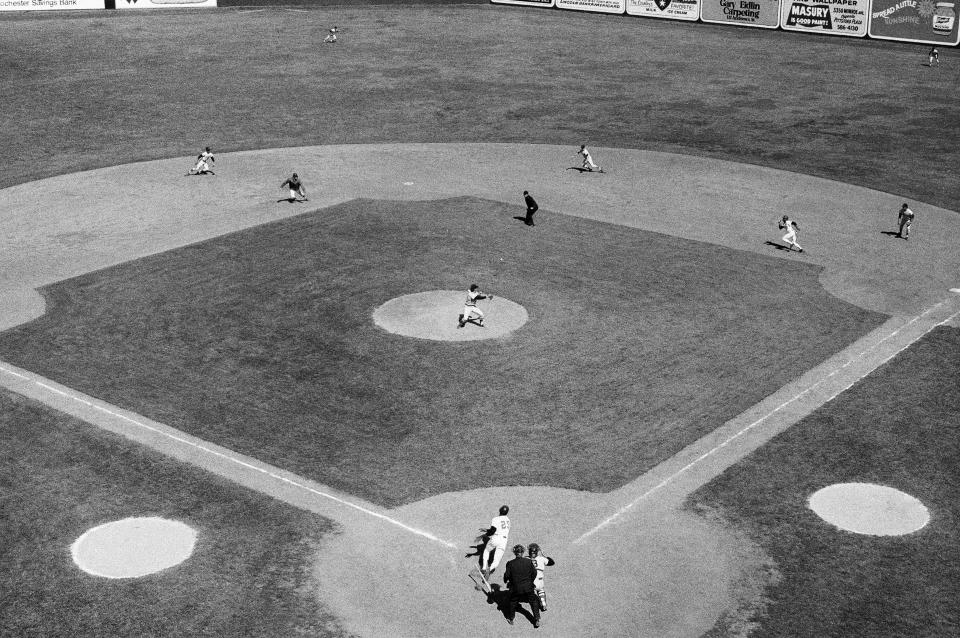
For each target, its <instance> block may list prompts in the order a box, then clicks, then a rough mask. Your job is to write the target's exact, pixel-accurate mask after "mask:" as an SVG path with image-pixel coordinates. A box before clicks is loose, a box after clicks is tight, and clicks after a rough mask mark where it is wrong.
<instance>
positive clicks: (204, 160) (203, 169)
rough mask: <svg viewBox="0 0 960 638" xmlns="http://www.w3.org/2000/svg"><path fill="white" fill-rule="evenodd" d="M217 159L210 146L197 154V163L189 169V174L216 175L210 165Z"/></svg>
mask: <svg viewBox="0 0 960 638" xmlns="http://www.w3.org/2000/svg"><path fill="white" fill-rule="evenodd" d="M215 161H216V158H215V157H214V156H213V153H212V152H211V151H210V147H209V146H208V147H207V148H205V149H204V150H203V151H201V152H200V154H199V155H197V163H196V165H195V166H194V167H193V168H191V169H190V170H189V171H187V175H207V174H210V175H216V173H214V172H213V170H211V168H210V165H211V164H213V163H214V162H215Z"/></svg>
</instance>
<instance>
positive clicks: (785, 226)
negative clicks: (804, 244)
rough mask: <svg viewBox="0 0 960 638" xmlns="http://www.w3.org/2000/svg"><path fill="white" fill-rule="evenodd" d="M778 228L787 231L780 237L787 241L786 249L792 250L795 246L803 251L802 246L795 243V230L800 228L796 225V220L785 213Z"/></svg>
mask: <svg viewBox="0 0 960 638" xmlns="http://www.w3.org/2000/svg"><path fill="white" fill-rule="evenodd" d="M779 226H780V230H785V231H787V234H785V235H784V236H783V237H782V238H781V239H783V241H785V242H786V243H787V250H793V247H794V246H796V247H797V250H799V251H800V252H803V248H801V247H800V244H798V243H797V231H798V230H800V226H798V225H797V222H795V221H793V220H792V219H790V218H789V217H787V216H786V215H784V216H783V217H782V218H781V219H780V224H779Z"/></svg>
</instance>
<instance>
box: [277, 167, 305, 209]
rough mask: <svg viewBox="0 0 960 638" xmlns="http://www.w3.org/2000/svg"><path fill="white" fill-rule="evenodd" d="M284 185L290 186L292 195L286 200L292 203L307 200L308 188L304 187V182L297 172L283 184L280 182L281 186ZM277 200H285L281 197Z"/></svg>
mask: <svg viewBox="0 0 960 638" xmlns="http://www.w3.org/2000/svg"><path fill="white" fill-rule="evenodd" d="M284 187H289V188H290V197H288V198H287V199H286V201H288V202H290V203H293V202H305V201H307V189H306V188H305V187H304V185H303V182H301V181H300V177H299V176H298V175H297V174H296V173H294V174H293V175H291V176H290V177H288V178H287V179H286V180H284V182H283V183H282V184H280V188H284ZM300 198H303V199H300ZM277 201H279V202H282V201H284V200H282V199H279V200H277Z"/></svg>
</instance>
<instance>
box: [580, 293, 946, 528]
mask: <svg viewBox="0 0 960 638" xmlns="http://www.w3.org/2000/svg"><path fill="white" fill-rule="evenodd" d="M943 304H944V302H943V301H941V302H939V303H937V304H936V305H934V306H931V307H930V308H927V309H926V310H924V311H923V312H922V313H920V314H919V315H917V316H915V317H913V318H912V319H910V321H907V322H906V323H904V324H903V325H902V326H900V327H899V328H897V329H896V330H894V331H893V332H891V333H890V334H888V335H887V336H885V337H884V338H883V339H880V340H879V341H877V342H876V343H875V344H873V345H871V346H870V347H869V348H867V349H866V350H864V351H863V352H861V353H860V354H858V355H857V356H856V357H854V358H852V359H849V360H848V361H847V362H846V363H844V364H843V365H841V366H840V367H838V368H837V369H836V370H833V371H832V372H830V373H829V374H828V375H827V376H825V377H824V378H822V379H820V380H819V381H817V382H816V383H813V384H811V385H810V386H809V387H808V388H805V389H804V390H801V391H800V392H798V393H797V394H796V395H794V396H793V397H792V398H790V399H788V400H786V401H784V402H783V403H781V404H780V405H778V406H777V407H775V408H774V409H772V410H770V411H769V412H768V413H766V414H765V415H763V416H762V417H760V418H759V419H757V420H756V421H754V422H753V423H751V424H750V425H747V426H745V427H744V428H743V429H741V430H740V431H739V432H737V433H736V434H732V435H730V436H729V437H728V438H727V439H725V440H724V441H722V442H721V443H719V444H718V445H717V446H716V447H714V448H713V449H711V450H709V451H707V452H704V453H703V454H701V455H700V456H698V457H697V458H695V459H694V460H692V461H690V462H689V463H687V464H686V465H684V466H683V467H681V468H680V469H679V470H677V471H676V472H674V473H673V474H671V475H670V476H668V477H667V478H665V479H663V480H662V481H660V482H659V483H657V484H656V485H654V486H653V487H651V488H650V489H648V490H647V491H646V492H644V493H643V494H641V495H640V496H638V497H637V498H635V499H633V500H632V501H630V502H629V503H627V504H626V505H624V506H623V507H621V508H620V509H618V510H617V511H616V512H614V513H613V514H611V515H610V516H608V517H607V518H605V519H604V520H603V521H601V522H600V523H599V524H598V525H596V526H595V527H593V528H592V529H590V530H589V531H588V532H586V533H584V534H583V535H582V536H580V537H579V538H577V539H576V540H575V541H573V544H574V545H577V544H579V543H581V542H583V541H584V540H586V539H587V538H588V537H589V536H592V535H593V534H595V533H596V532H598V531H600V530H601V529H603V528H604V527H606V526H608V525H610V524H611V523H612V522H613V521H615V520H616V519H618V518H620V517H621V516H623V515H624V514H626V513H627V512H628V511H630V510H631V509H633V508H634V507H635V506H636V505H637V504H638V503H640V502H641V501H643V500H644V499H646V498H647V497H648V496H650V495H651V494H653V493H654V492H657V491H659V490H661V489H663V488H664V487H666V486H667V485H669V484H670V483H672V482H673V481H674V480H676V479H677V477H679V476H680V475H681V474H685V473H686V472H687V471H689V470H690V469H692V468H693V467H694V466H696V465H698V464H700V462H701V461H703V460H704V459H706V458H709V457H710V456H713V455H714V454H716V453H717V452H719V451H720V450H722V449H723V448H725V447H726V446H728V445H729V444H730V443H732V442H733V441H735V440H736V439H738V438H740V437H741V436H743V435H744V434H746V433H747V432H749V431H750V430H752V429H753V428H755V427H756V426H758V425H760V424H761V423H763V422H764V421H766V420H767V419H768V418H770V417H771V416H773V415H774V414H776V413H777V412H779V411H780V410H782V409H783V408H785V407H787V406H788V405H790V404H791V403H793V402H794V401H796V400H797V399H799V398H800V397H802V396H804V395H806V394H808V393H810V392H811V391H812V390H813V389H814V388H816V387H817V386H819V385H820V384H822V383H823V382H825V381H827V380H828V379H830V377H832V376H834V375H835V374H837V373H839V372H840V371H841V370H843V369H844V368H846V367H847V366H849V365H850V364H851V363H853V362H854V361H858V360H860V359H862V358H863V356H864V355H865V354H867V353H868V352H870V351H871V350H874V349H876V348H877V346H879V345H880V344H882V343H883V342H884V341H887V340H888V339H890V338H892V337H894V336H896V335H897V333H899V332H900V331H901V330H903V329H904V328H906V327H907V326H909V325H910V324H912V323H914V322H915V321H918V320H920V319H921V318H922V317H923V316H924V315H926V314H928V313H930V312H933V311H934V310H936V309H937V308H939V307H940V306H942V305H943ZM958 315H960V312H955V313H953V314H952V315H950V316H949V317H947V318H946V319H944V320H943V321H941V322H940V323H937V324H934V325H932V326H930V327H929V328H927V329H926V330H924V331H923V333H922V334H921V335H920V336H919V337H917V338H916V339H914V340H912V341H910V342H909V343H907V344H906V345H904V346H903V347H902V348H900V349H899V350H897V351H896V352H894V353H893V354H891V355H890V356H889V357H887V358H885V359H884V360H883V361H881V362H880V363H878V364H877V365H875V366H874V367H873V368H871V369H870V370H868V371H867V372H865V373H863V374H861V375H860V376H859V377H857V378H856V379H854V380H853V381H851V382H850V383H849V384H848V385H846V386H845V387H844V388H842V389H840V390H838V391H837V392H835V393H833V394H832V395H831V396H830V397H829V398H828V399H827V400H826V401H824V402H823V404H826V403H829V402H830V401H833V400H834V399H835V398H836V397H837V396H839V395H840V394H842V393H844V392H846V391H847V390H848V389H849V388H851V387H852V386H853V385H854V384H855V383H857V382H858V381H860V379H862V378H863V377H865V376H867V375H868V374H870V372H872V371H873V370H876V369H877V368H879V367H880V366H882V365H883V364H885V363H886V362H887V361H889V360H890V359H892V358H894V357H895V356H897V355H898V354H900V353H901V352H903V351H904V350H906V349H907V348H909V347H910V346H911V345H912V344H913V343H914V342H915V341H918V340H919V339H920V338H922V337H923V336H924V335H925V334H927V333H928V332H930V331H931V330H933V329H934V328H936V327H937V326H942V325H943V324H945V323H947V322H948V321H951V320H952V319H953V318H954V317H956V316H958ZM823 404H821V405H823Z"/></svg>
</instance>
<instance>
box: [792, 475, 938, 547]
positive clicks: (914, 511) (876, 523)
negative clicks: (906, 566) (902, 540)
mask: <svg viewBox="0 0 960 638" xmlns="http://www.w3.org/2000/svg"><path fill="white" fill-rule="evenodd" d="M810 509H812V510H813V511H814V512H816V513H817V514H818V515H819V516H820V518H822V519H824V520H825V521H827V522H828V523H832V524H833V525H836V526H837V527H839V528H840V529H845V530H847V531H850V532H856V533H858V534H871V535H873V536H899V535H901V534H909V533H910V532H915V531H917V530H918V529H920V528H921V527H923V526H924V525H926V524H927V523H928V522H929V521H930V512H929V511H928V510H927V508H926V506H924V504H923V503H921V502H920V501H919V500H917V499H916V498H914V497H913V496H910V495H909V494H907V493H905V492H901V491H900V490H897V489H894V488H892V487H886V486H884V485H874V484H873V483H837V484H834V485H828V486H827V487H825V488H823V489H821V490H818V491H816V492H814V494H813V496H811V497H810Z"/></svg>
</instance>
